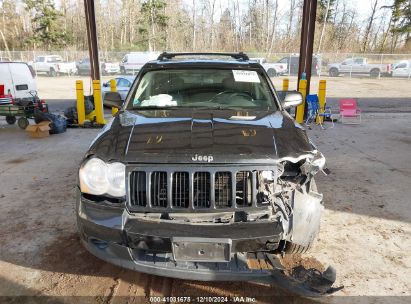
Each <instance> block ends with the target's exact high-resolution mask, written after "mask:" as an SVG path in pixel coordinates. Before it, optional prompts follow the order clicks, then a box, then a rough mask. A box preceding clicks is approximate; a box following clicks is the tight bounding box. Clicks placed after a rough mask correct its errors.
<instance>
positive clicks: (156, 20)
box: [139, 0, 168, 51]
mask: <svg viewBox="0 0 411 304" xmlns="http://www.w3.org/2000/svg"><path fill="white" fill-rule="evenodd" d="M166 6H167V2H166V1H164V0H147V1H145V2H143V4H142V5H141V14H142V16H143V20H142V21H143V24H144V25H145V26H144V27H140V29H139V30H140V33H141V34H143V35H145V36H146V37H147V41H148V49H149V51H155V50H157V46H158V45H160V46H162V47H164V45H165V40H166V37H165V35H164V29H165V28H166V27H167V20H168V16H166V15H165V13H164V12H165V8H166Z"/></svg>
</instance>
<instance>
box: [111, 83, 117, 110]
mask: <svg viewBox="0 0 411 304" xmlns="http://www.w3.org/2000/svg"><path fill="white" fill-rule="evenodd" d="M110 91H111V92H117V87H116V80H115V79H111V80H110ZM117 112H118V109H117V108H114V107H113V108H111V115H113V116H114V115H116V113H117Z"/></svg>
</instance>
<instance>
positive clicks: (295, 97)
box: [282, 92, 303, 109]
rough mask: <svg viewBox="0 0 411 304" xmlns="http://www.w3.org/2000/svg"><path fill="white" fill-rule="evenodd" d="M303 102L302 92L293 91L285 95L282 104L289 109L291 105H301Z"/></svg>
mask: <svg viewBox="0 0 411 304" xmlns="http://www.w3.org/2000/svg"><path fill="white" fill-rule="evenodd" d="M302 103H303V95H302V94H301V93H300V92H292V93H288V94H287V95H286V96H285V98H284V100H283V102H282V105H283V108H284V109H289V108H291V107H296V106H299V105H300V104H302Z"/></svg>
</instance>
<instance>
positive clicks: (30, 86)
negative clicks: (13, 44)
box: [10, 63, 37, 99]
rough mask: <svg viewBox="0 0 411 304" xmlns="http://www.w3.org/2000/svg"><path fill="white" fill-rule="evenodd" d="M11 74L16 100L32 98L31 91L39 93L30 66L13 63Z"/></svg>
mask: <svg viewBox="0 0 411 304" xmlns="http://www.w3.org/2000/svg"><path fill="white" fill-rule="evenodd" d="M10 73H11V77H12V80H13V88H14V95H13V97H14V98H16V99H19V98H27V97H29V98H30V97H32V95H31V94H30V91H37V85H36V81H35V79H34V77H33V75H32V73H31V71H30V69H29V67H28V65H27V64H25V63H11V64H10Z"/></svg>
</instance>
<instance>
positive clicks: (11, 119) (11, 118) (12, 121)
mask: <svg viewBox="0 0 411 304" xmlns="http://www.w3.org/2000/svg"><path fill="white" fill-rule="evenodd" d="M6 121H7V123H8V124H9V125H14V124H15V123H16V116H6Z"/></svg>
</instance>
